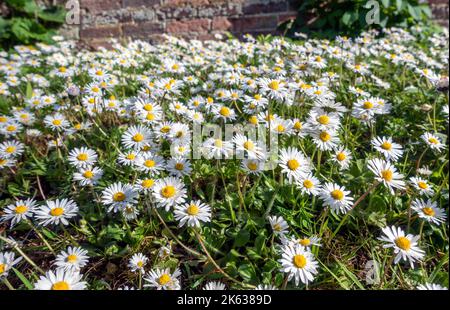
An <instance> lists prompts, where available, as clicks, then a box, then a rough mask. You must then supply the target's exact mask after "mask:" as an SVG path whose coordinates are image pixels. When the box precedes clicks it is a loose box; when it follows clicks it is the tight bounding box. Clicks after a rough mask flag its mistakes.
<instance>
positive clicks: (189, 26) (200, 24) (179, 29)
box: [166, 18, 210, 33]
mask: <svg viewBox="0 0 450 310" xmlns="http://www.w3.org/2000/svg"><path fill="white" fill-rule="evenodd" d="M209 24H210V20H209V19H204V18H199V19H192V20H183V21H170V22H168V23H167V28H166V31H167V32H168V33H184V32H207V31H208V30H209Z"/></svg>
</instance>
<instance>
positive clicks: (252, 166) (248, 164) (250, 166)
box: [247, 161, 258, 171]
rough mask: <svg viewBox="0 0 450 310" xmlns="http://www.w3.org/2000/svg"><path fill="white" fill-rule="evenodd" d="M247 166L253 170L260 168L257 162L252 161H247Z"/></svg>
mask: <svg viewBox="0 0 450 310" xmlns="http://www.w3.org/2000/svg"><path fill="white" fill-rule="evenodd" d="M247 168H248V169H250V170H252V171H255V170H257V169H258V165H257V164H256V163H255V162H253V161H251V162H248V163H247Z"/></svg>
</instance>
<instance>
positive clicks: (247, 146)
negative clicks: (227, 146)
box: [244, 140, 255, 151]
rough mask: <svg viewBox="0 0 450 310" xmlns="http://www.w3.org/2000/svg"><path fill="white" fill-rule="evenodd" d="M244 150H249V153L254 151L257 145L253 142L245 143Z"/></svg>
mask: <svg viewBox="0 0 450 310" xmlns="http://www.w3.org/2000/svg"><path fill="white" fill-rule="evenodd" d="M244 148H245V149H246V150H249V151H252V150H253V149H254V148H255V145H254V144H253V142H252V141H249V140H248V141H245V142H244Z"/></svg>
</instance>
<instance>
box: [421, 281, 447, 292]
mask: <svg viewBox="0 0 450 310" xmlns="http://www.w3.org/2000/svg"><path fill="white" fill-rule="evenodd" d="M417 289H418V290H422V291H423V290H431V291H447V290H448V288H447V287H445V286H442V285H440V284H436V283H425V284H420V285H418V286H417Z"/></svg>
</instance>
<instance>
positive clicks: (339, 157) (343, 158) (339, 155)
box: [336, 152, 347, 161]
mask: <svg viewBox="0 0 450 310" xmlns="http://www.w3.org/2000/svg"><path fill="white" fill-rule="evenodd" d="M336 158H337V160H339V161H343V160H345V159H346V158H347V156H346V155H345V154H344V153H342V152H341V153H339V154H337V155H336Z"/></svg>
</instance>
